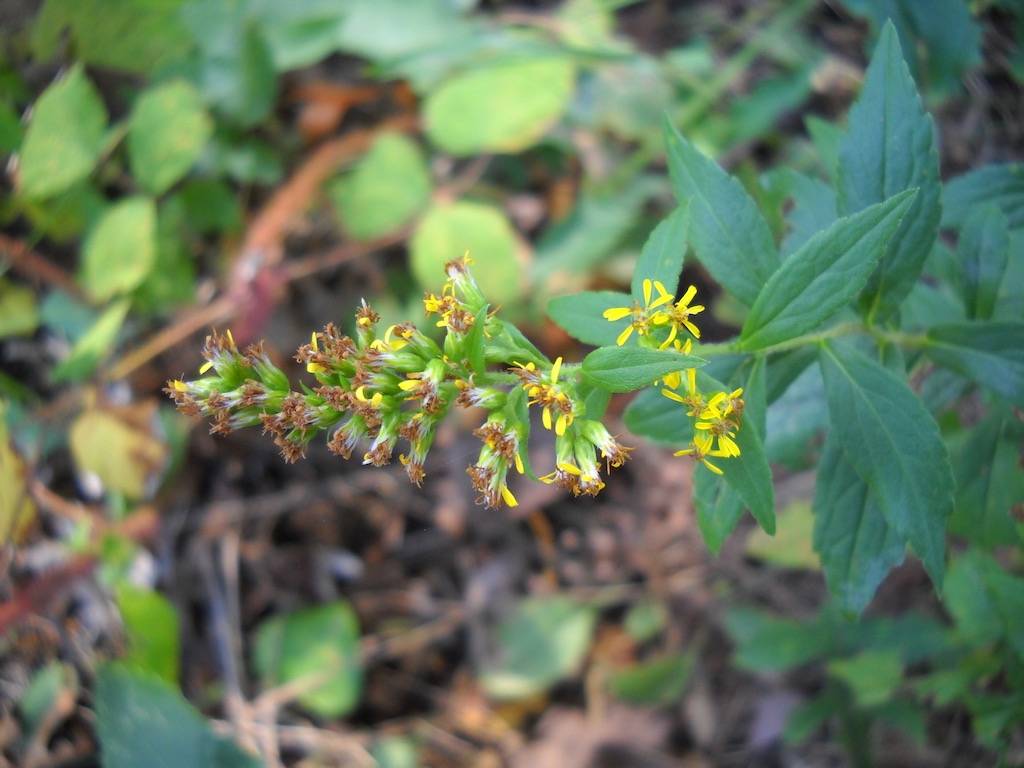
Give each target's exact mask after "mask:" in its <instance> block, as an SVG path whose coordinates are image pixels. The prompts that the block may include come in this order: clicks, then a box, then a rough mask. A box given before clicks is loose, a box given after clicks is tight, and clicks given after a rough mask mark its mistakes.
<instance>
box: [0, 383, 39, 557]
mask: <svg viewBox="0 0 1024 768" xmlns="http://www.w3.org/2000/svg"><path fill="white" fill-rule="evenodd" d="M5 378H6V377H5ZM9 415H10V412H9V411H8V409H7V406H6V405H5V403H4V401H3V400H2V399H0V544H2V545H3V546H8V545H9V544H10V543H11V542H14V543H15V544H17V543H20V542H21V540H22V538H23V536H24V535H25V534H26V533H28V531H29V530H30V528H31V526H32V524H33V522H34V521H35V519H36V505H35V502H34V501H32V497H31V495H30V494H29V492H28V488H27V483H26V481H27V480H28V479H29V476H30V475H29V472H30V468H29V467H28V466H27V465H26V462H25V461H24V459H22V458H21V456H20V455H19V454H18V452H17V451H15V449H14V444H13V442H12V441H11V440H10V439H9V436H8V432H7V424H8V422H7V419H8V417H9Z"/></svg>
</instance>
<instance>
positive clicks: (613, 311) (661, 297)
mask: <svg viewBox="0 0 1024 768" xmlns="http://www.w3.org/2000/svg"><path fill="white" fill-rule="evenodd" d="M643 291H644V304H643V306H640V304H639V303H637V302H633V306H631V307H610V308H608V309H606V310H605V311H604V312H602V313H601V316H602V317H604V319H605V320H607V321H608V322H610V323H617V322H618V321H619V320H623V319H625V318H627V317H630V318H631V320H630V321H629V325H627V326H626V327H625V328H624V329H623V330H622V333H620V334H619V337H618V338H617V339H616V340H615V343H616V344H618V345H619V346H620V347H621V346H622V345H623V344H625V343H626V342H627V341H628V340H629V337H630V336H631V335H632V334H633V331H636V332H637V334H638V335H640V336H644V335H646V334H647V333H648V332H649V331H650V329H651V323H652V322H654V321H655V318H657V317H658V314H657V313H655V314H654V315H652V314H651V311H652V310H654V309H657V308H658V307H660V306H663V305H665V304H667V303H669V302H671V301H672V294H671V293H669V292H668V291H666V290H665V286H664V285H663V284H662V282H661V281H660V280H650V279H645V280H644V282H643ZM654 291H657V292H658V298H656V299H654V300H653V301H652V298H653V293H654Z"/></svg>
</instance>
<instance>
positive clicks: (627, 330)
mask: <svg viewBox="0 0 1024 768" xmlns="http://www.w3.org/2000/svg"><path fill="white" fill-rule="evenodd" d="M631 333H633V325H632V324H630V325H627V326H626V327H625V329H624V330H623V331H622V333H620V334H619V338H617V339H616V340H615V343H616V344H618V345H619V346H620V347H621V346H622V345H623V344H625V343H626V342H627V341H628V340H629V336H630V334H631Z"/></svg>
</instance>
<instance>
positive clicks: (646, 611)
mask: <svg viewBox="0 0 1024 768" xmlns="http://www.w3.org/2000/svg"><path fill="white" fill-rule="evenodd" d="M666 624H668V610H667V609H666V608H665V604H664V603H663V602H662V601H660V600H653V599H652V600H641V601H640V602H638V603H634V604H633V605H632V606H630V608H629V611H628V612H627V613H626V618H625V619H623V622H622V628H623V629H625V630H626V633H627V634H628V635H629V636H630V637H631V638H633V639H634V640H635V641H636V642H638V643H646V642H647V641H648V640H653V639H654V638H655V637H657V636H658V635H659V634H660V633H661V631H662V630H663V629H664V628H665V625H666Z"/></svg>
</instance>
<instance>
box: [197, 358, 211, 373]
mask: <svg viewBox="0 0 1024 768" xmlns="http://www.w3.org/2000/svg"><path fill="white" fill-rule="evenodd" d="M211 368H213V363H212V362H211V361H209V360H207V361H206V362H205V363H203V364H202V365H201V366H199V373H200V375H202V374H204V373H206V372H207V371H208V370H210V369H211Z"/></svg>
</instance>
